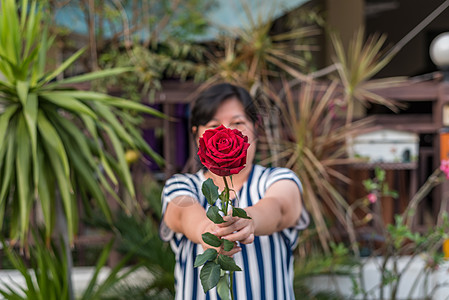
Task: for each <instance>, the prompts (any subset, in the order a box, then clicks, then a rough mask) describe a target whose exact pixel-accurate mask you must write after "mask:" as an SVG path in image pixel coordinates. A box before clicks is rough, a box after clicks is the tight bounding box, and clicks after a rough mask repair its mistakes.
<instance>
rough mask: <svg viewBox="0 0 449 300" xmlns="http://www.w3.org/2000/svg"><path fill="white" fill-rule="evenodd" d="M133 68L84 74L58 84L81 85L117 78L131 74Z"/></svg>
mask: <svg viewBox="0 0 449 300" xmlns="http://www.w3.org/2000/svg"><path fill="white" fill-rule="evenodd" d="M133 70H134V69H133V68H129V67H128V68H114V69H108V70H101V71H96V72H91V73H88V74H83V75H79V76H73V77H70V78H67V79H63V80H60V81H58V82H57V84H58V85H61V84H72V83H80V82H86V81H92V80H95V79H99V78H103V77H108V76H115V75H120V74H122V73H125V72H131V71H133Z"/></svg>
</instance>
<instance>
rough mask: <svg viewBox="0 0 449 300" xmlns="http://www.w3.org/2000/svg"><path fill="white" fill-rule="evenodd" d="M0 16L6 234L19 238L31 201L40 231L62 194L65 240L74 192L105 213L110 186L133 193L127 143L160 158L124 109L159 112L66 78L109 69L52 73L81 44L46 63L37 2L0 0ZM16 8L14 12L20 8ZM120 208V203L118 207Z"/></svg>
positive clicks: (0, 153) (0, 208)
mask: <svg viewBox="0 0 449 300" xmlns="http://www.w3.org/2000/svg"><path fill="white" fill-rule="evenodd" d="M1 4H2V5H1V16H0V71H1V73H2V74H3V76H4V78H3V79H0V105H1V113H0V138H1V140H2V141H5V142H4V143H2V144H1V145H0V177H1V178H2V182H1V185H0V219H1V220H2V224H3V223H4V220H5V218H4V216H5V214H7V215H10V216H12V217H11V226H10V237H11V238H12V240H21V241H22V242H23V241H25V240H26V237H27V232H28V229H29V226H30V220H31V219H32V218H30V216H31V214H32V212H33V211H34V208H36V209H39V210H40V211H41V212H42V216H43V223H44V224H45V232H46V236H47V238H49V237H50V235H51V233H52V230H53V228H54V224H55V206H56V205H55V202H57V201H62V206H63V211H64V215H65V217H66V220H67V226H68V232H67V234H68V235H69V237H70V241H72V242H73V236H74V234H75V233H76V229H77V221H78V217H77V215H78V213H77V200H78V199H77V197H80V198H81V199H82V200H83V203H84V204H85V207H86V208H89V207H90V206H91V205H93V204H94V205H96V206H98V207H100V208H101V209H102V211H103V213H104V214H105V215H106V217H107V219H108V220H109V221H112V219H111V217H112V215H111V212H110V209H109V206H108V204H107V202H106V198H107V197H112V198H114V199H115V200H116V201H117V202H119V203H121V204H122V201H121V200H120V199H119V197H118V196H117V193H116V191H115V189H114V186H116V185H118V184H119V183H121V184H122V185H123V186H124V187H125V188H126V190H127V191H128V192H129V194H130V196H131V197H133V196H134V195H135V191H134V186H133V183H132V181H131V175H130V171H129V168H128V164H127V163H126V160H125V155H124V154H125V151H126V149H138V150H141V151H145V152H146V153H148V154H150V155H151V156H153V157H154V158H155V159H157V161H161V159H160V158H159V157H158V156H157V155H156V154H155V153H154V152H153V151H152V149H151V148H150V147H149V146H148V145H147V144H146V143H145V142H144V140H143V139H142V137H141V136H140V134H139V131H138V127H137V124H135V121H134V119H133V118H131V117H130V116H129V115H128V114H127V113H126V112H127V111H128V110H135V111H140V112H144V113H147V114H150V115H155V116H160V117H161V116H162V114H161V113H159V112H157V111H155V110H153V109H151V108H148V107H146V106H143V105H141V104H138V103H134V102H129V101H127V100H125V99H121V98H117V97H111V96H109V95H107V94H101V93H97V92H91V91H81V90H74V89H73V88H71V87H70V84H75V83H79V82H84V81H90V80H94V79H96V78H102V77H105V76H111V75H115V74H119V73H123V72H126V71H130V69H111V70H106V71H98V72H94V73H89V74H83V75H79V76H75V77H70V78H67V79H61V80H60V79H58V76H59V75H61V74H63V72H64V70H66V69H67V68H68V67H69V66H70V65H71V64H72V63H73V62H75V61H76V59H77V58H79V57H80V56H81V54H82V53H83V51H84V49H81V50H79V51H77V52H76V53H75V54H74V55H72V56H71V57H70V58H68V59H67V60H66V61H65V62H64V63H63V64H62V65H60V66H58V67H57V68H56V69H54V70H47V69H46V67H47V64H46V58H47V57H48V54H49V50H50V47H51V41H52V40H53V38H51V37H49V36H48V31H47V27H46V26H44V27H41V24H43V23H45V22H44V20H45V16H44V15H43V9H42V4H40V5H38V4H37V2H36V1H27V0H23V1H22V2H21V5H20V6H17V5H16V1H14V0H2V2H1ZM17 12H21V13H20V15H19V14H18V13H17ZM124 209H125V210H126V209H127V208H126V207H124Z"/></svg>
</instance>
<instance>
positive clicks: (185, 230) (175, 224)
mask: <svg viewBox="0 0 449 300" xmlns="http://www.w3.org/2000/svg"><path fill="white" fill-rule="evenodd" d="M164 222H165V224H166V225H167V226H168V227H169V228H170V229H171V230H173V231H175V232H179V233H182V234H184V235H185V236H186V237H187V238H188V239H189V240H191V241H192V242H194V243H196V244H201V245H202V246H203V248H204V249H207V248H213V247H211V246H210V245H208V244H206V243H204V242H203V239H202V238H201V235H202V234H203V233H205V232H210V233H212V234H215V235H217V236H218V237H220V236H219V235H218V234H216V232H217V230H218V227H217V225H216V224H214V223H213V222H212V221H211V220H209V218H208V217H207V216H206V211H205V210H204V208H203V207H202V206H201V205H200V204H199V203H198V202H197V201H196V200H195V199H193V198H191V197H187V196H180V197H176V198H174V199H173V200H172V201H171V202H169V203H168V205H167V209H166V211H165V214H164ZM217 250H219V251H221V253H223V254H226V255H229V256H231V255H234V254H235V253H237V252H238V251H240V250H241V249H240V248H239V247H234V249H232V250H231V251H229V252H224V251H223V250H222V249H217Z"/></svg>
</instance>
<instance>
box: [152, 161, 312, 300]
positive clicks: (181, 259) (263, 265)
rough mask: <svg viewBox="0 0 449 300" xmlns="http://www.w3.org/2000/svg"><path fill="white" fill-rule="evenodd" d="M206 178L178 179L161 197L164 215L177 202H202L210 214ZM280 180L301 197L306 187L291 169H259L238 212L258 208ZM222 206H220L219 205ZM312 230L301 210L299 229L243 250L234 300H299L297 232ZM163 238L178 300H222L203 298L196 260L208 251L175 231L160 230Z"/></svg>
mask: <svg viewBox="0 0 449 300" xmlns="http://www.w3.org/2000/svg"><path fill="white" fill-rule="evenodd" d="M205 180H206V178H205V177H204V172H203V170H200V171H199V172H197V173H195V174H176V175H174V176H173V177H171V178H170V179H169V180H167V182H166V184H165V187H164V190H163V192H162V204H163V208H162V212H163V213H165V209H166V208H167V204H168V203H169V202H170V201H171V200H173V199H174V198H176V197H179V196H189V197H192V198H193V199H197V200H198V201H199V203H200V204H201V205H202V206H203V207H204V209H207V208H208V206H209V204H208V203H207V200H206V198H205V197H204V195H203V194H202V192H201V185H202V183H203V181H205ZM279 180H292V181H294V182H295V183H296V184H297V185H298V187H299V189H300V191H301V192H302V186H301V183H300V181H299V179H298V177H297V176H296V175H295V173H294V172H292V171H291V170H289V169H286V168H265V167H262V166H259V165H255V166H254V167H253V169H252V171H251V173H250V175H249V178H248V181H247V182H246V183H245V184H244V185H243V187H242V188H241V189H240V191H239V195H238V199H239V203H238V205H237V206H238V207H241V208H245V207H248V206H252V205H255V204H256V203H257V202H258V201H259V200H260V199H261V198H262V197H263V196H264V194H265V191H266V190H267V189H268V188H269V187H270V185H272V184H273V183H275V182H277V181H279ZM218 201H219V200H218ZM308 224H309V216H308V214H307V212H306V210H305V209H303V210H302V214H301V217H300V219H299V220H298V223H297V225H296V226H295V227H294V228H288V229H284V230H282V231H280V232H276V233H273V234H271V235H265V236H256V237H255V238H254V242H253V243H251V244H248V245H244V244H241V245H240V247H241V248H242V250H241V251H240V252H238V253H237V254H235V255H234V260H235V262H236V264H237V265H238V266H239V267H240V268H241V269H242V271H238V272H234V276H235V277H234V297H235V299H236V300H238V299H240V300H243V299H245V300H246V299H248V300H249V299H261V300H263V299H269V300H272V299H277V300H281V299H294V298H295V296H294V292H293V249H294V248H295V247H296V244H297V241H298V232H299V231H300V230H302V229H305V228H306V227H307V226H308ZM160 233H161V238H162V239H163V240H165V241H169V242H170V245H171V247H172V249H173V252H174V253H175V257H176V265H175V289H176V298H175V299H179V300H186V299H192V300H197V299H198V300H202V299H207V300H209V299H210V300H215V299H219V297H218V295H217V292H216V289H215V288H213V289H211V290H210V291H208V292H207V294H204V291H203V289H202V286H201V282H200V278H199V273H200V268H194V267H193V263H194V261H195V258H196V256H197V254H200V253H203V248H202V246H201V245H199V244H195V243H193V242H191V241H190V240H189V239H187V238H186V236H184V235H183V234H182V233H175V232H173V231H171V230H170V229H169V228H168V227H167V226H166V225H165V224H164V223H162V224H161V230H160Z"/></svg>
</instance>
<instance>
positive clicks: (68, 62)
mask: <svg viewBox="0 0 449 300" xmlns="http://www.w3.org/2000/svg"><path fill="white" fill-rule="evenodd" d="M85 50H86V48H81V49H80V50H78V51H77V52H76V53H75V54H73V55H72V56H70V57H69V58H68V59H67V60H66V61H64V62H63V63H62V64H61V65H60V66H59V67H58V68H57V69H56V70H54V71H53V72H51V73H50V74H49V75H47V77H45V79H44V80H43V81H42V82H41V83H40V85H41V86H43V85H44V84H46V83H47V82H49V81H50V80H52V79H54V78H55V77H56V76H58V75H59V74H60V73H62V72H63V71H64V70H65V69H67V68H68V67H69V66H70V65H71V64H73V63H74V62H75V61H76V60H77V59H78V58H79V57H80V56H81V54H83V52H84V51H85Z"/></svg>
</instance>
